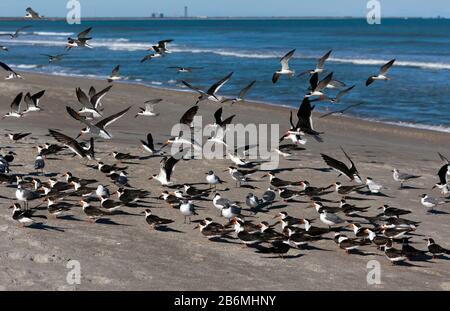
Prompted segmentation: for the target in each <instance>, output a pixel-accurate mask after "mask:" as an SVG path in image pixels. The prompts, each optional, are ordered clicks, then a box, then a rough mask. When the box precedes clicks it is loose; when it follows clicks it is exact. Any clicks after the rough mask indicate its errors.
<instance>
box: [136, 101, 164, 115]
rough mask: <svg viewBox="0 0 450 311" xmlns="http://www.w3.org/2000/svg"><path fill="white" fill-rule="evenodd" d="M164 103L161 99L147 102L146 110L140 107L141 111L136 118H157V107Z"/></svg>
mask: <svg viewBox="0 0 450 311" xmlns="http://www.w3.org/2000/svg"><path fill="white" fill-rule="evenodd" d="M160 102H162V99H161V98H156V99H151V100H147V101H146V102H145V103H144V104H145V105H144V106H145V108H141V107H139V109H140V111H139V112H138V113H137V114H136V116H135V118H136V117H138V116H143V117H145V116H148V117H157V116H159V113H156V112H155V105H156V104H159V103H160Z"/></svg>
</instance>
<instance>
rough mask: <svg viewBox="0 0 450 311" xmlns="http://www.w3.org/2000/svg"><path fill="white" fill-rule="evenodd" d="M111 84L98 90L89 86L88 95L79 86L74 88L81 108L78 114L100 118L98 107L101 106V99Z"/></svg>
mask: <svg viewBox="0 0 450 311" xmlns="http://www.w3.org/2000/svg"><path fill="white" fill-rule="evenodd" d="M111 88H112V85H109V86H107V87H105V88H104V89H103V90H101V91H100V92H96V90H95V89H94V88H93V87H91V88H90V90H89V96H88V95H87V94H86V93H85V92H84V91H83V90H82V89H80V88H77V89H76V95H77V99H78V102H79V103H80V104H81V105H82V108H81V109H80V110H79V111H78V112H79V113H80V114H83V115H87V116H89V117H91V118H93V119H97V118H101V117H102V114H101V113H100V108H101V107H102V106H103V104H102V102H101V100H102V99H103V97H104V96H105V95H106V94H107V93H108V92H109V91H110V90H111Z"/></svg>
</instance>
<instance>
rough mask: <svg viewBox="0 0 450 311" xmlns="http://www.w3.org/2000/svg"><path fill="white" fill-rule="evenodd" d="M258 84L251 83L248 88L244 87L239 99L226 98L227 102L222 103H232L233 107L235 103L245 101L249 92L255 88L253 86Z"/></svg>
mask: <svg viewBox="0 0 450 311" xmlns="http://www.w3.org/2000/svg"><path fill="white" fill-rule="evenodd" d="M255 83H256V80H254V81H252V82H250V84H248V85H247V86H246V87H244V88H243V89H242V90H241V91H240V92H239V95H238V97H236V98H226V99H225V100H223V101H222V103H223V104H224V103H227V102H231V105H233V104H234V103H237V102H241V101H244V100H245V96H246V95H247V93H248V91H250V89H251V88H252V87H253V85H254V84H255Z"/></svg>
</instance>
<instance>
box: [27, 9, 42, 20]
mask: <svg viewBox="0 0 450 311" xmlns="http://www.w3.org/2000/svg"><path fill="white" fill-rule="evenodd" d="M25 11H26V12H27V14H26V15H25V18H27V19H42V18H43V17H44V16H42V15H39V13H38V12H36V11H35V10H33V9H32V8H31V7H28V8H26V9H25Z"/></svg>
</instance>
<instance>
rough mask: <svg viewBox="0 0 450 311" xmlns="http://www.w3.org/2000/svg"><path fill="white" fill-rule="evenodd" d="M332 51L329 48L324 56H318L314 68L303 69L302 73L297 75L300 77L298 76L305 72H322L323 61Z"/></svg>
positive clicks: (311, 73)
mask: <svg viewBox="0 0 450 311" xmlns="http://www.w3.org/2000/svg"><path fill="white" fill-rule="evenodd" d="M332 51H333V50H329V51H328V52H327V53H326V54H325V55H324V56H322V57H321V58H319V60H318V61H317V65H316V68H314V69H310V70H305V71H303V72H302V73H300V74H299V75H298V76H299V77H300V76H303V75H305V74H310V75H313V74H315V73H317V74H319V73H322V72H323V67H324V65H325V62H326V61H327V59H328V58H329V57H330V55H331V52H332Z"/></svg>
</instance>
